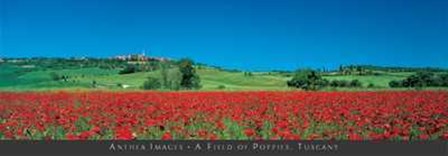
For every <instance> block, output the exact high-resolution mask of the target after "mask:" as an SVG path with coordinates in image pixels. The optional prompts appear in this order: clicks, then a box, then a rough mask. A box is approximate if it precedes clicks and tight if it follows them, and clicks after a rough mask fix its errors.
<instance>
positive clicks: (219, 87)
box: [218, 85, 226, 89]
mask: <svg viewBox="0 0 448 156" xmlns="http://www.w3.org/2000/svg"><path fill="white" fill-rule="evenodd" d="M218 89H226V86H225V85H219V86H218Z"/></svg>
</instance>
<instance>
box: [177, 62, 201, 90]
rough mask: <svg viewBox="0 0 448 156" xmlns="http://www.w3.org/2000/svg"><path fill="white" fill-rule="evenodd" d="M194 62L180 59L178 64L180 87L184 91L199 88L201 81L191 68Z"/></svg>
mask: <svg viewBox="0 0 448 156" xmlns="http://www.w3.org/2000/svg"><path fill="white" fill-rule="evenodd" d="M193 65H194V62H193V61H192V60H190V59H182V60H181V61H180V64H179V70H180V72H181V73H182V79H181V83H180V85H181V87H182V88H184V89H199V88H201V85H200V83H201V79H200V78H199V75H198V74H197V73H196V70H195V69H194V67H193Z"/></svg>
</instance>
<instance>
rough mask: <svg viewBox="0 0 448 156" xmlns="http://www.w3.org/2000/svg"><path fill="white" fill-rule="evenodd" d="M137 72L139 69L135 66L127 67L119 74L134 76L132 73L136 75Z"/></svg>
mask: <svg viewBox="0 0 448 156" xmlns="http://www.w3.org/2000/svg"><path fill="white" fill-rule="evenodd" d="M135 72H137V67H136V66H135V65H127V66H126V67H125V68H124V69H123V70H121V71H120V72H119V73H118V74H132V73H135Z"/></svg>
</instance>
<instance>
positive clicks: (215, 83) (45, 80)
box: [0, 65, 414, 91]
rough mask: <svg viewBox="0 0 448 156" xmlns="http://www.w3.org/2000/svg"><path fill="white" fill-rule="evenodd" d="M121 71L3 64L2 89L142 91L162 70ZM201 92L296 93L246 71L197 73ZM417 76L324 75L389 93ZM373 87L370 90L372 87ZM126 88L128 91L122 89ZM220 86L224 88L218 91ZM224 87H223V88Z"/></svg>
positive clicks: (280, 81) (282, 82) (278, 79)
mask: <svg viewBox="0 0 448 156" xmlns="http://www.w3.org/2000/svg"><path fill="white" fill-rule="evenodd" d="M118 72H119V70H107V69H100V68H82V69H64V70H48V69H47V70H30V69H28V68H22V67H18V66H11V65H0V90H3V91H35V90H90V89H104V90H141V89H140V87H141V86H142V84H143V82H144V81H145V80H146V78H147V77H148V76H152V77H159V76H160V72H159V71H153V72H139V73H133V74H125V75H119V74H118ZM197 72H198V74H199V76H200V78H201V85H202V88H201V89H200V90H202V91H214V90H226V91H241V90H293V89H292V88H288V87H287V86H286V81H288V80H289V79H291V77H285V76H283V75H281V74H276V73H271V74H266V73H257V72H254V73H253V76H245V75H244V73H243V72H227V71H222V70H218V69H214V68H205V69H198V70H197ZM50 73H57V74H60V75H67V76H69V77H70V78H69V79H68V81H66V82H65V81H54V80H52V78H51V76H50ZM412 74H414V73H412V72H407V73H404V72H403V73H383V74H381V75H375V76H372V75H370V76H350V75H348V76H341V75H338V76H324V78H325V79H328V80H335V79H338V80H353V79H358V80H359V81H361V82H362V84H363V86H364V87H363V88H356V89H353V88H338V89H334V88H326V89H324V90H349V91H350V90H388V89H391V88H389V87H388V83H389V82H390V81H392V80H401V79H404V78H406V77H407V76H409V75H412ZM93 81H96V82H97V87H96V88H92V82H93ZM370 83H371V84H373V85H374V87H373V88H367V87H366V86H367V85H369V84H370ZM118 84H121V85H122V86H126V88H123V87H120V86H119V85H118ZM219 86H221V88H219ZM222 86H224V87H222Z"/></svg>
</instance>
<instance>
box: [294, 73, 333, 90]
mask: <svg viewBox="0 0 448 156" xmlns="http://www.w3.org/2000/svg"><path fill="white" fill-rule="evenodd" d="M326 84H327V82H326V81H325V80H324V79H322V77H321V76H320V75H319V74H318V73H317V72H316V71H314V70H299V71H298V72H297V73H296V74H295V75H294V77H293V78H292V79H291V80H289V81H287V85H288V86H289V87H296V88H300V89H303V90H318V89H320V88H322V87H323V86H324V85H326Z"/></svg>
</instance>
